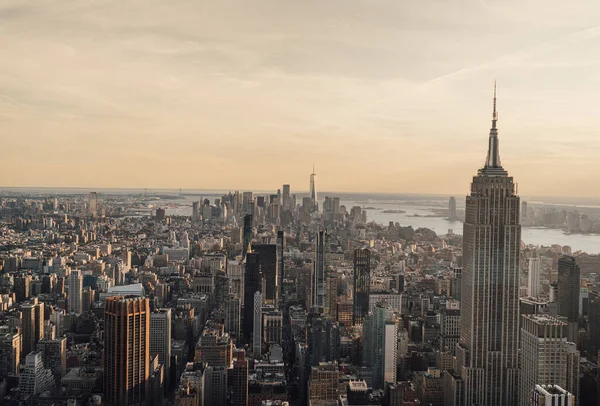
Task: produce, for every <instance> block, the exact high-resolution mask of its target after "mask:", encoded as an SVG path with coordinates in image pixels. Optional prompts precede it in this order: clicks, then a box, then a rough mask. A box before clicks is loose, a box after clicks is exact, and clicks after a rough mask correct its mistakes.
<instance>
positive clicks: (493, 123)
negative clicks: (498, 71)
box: [492, 80, 498, 128]
mask: <svg viewBox="0 0 600 406" xmlns="http://www.w3.org/2000/svg"><path fill="white" fill-rule="evenodd" d="M497 121H498V111H497V110H496V81H495V80H494V112H493V113H492V128H496V122H497Z"/></svg>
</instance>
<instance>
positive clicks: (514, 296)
mask: <svg viewBox="0 0 600 406" xmlns="http://www.w3.org/2000/svg"><path fill="white" fill-rule="evenodd" d="M497 119H498V116H497V113H496V95H495V89H494V112H493V116H492V128H491V130H490V135H489V146H488V154H487V159H486V161H485V165H484V166H483V168H481V169H480V170H479V171H478V173H477V175H476V176H474V177H473V182H472V184H471V194H470V195H469V196H467V199H466V215H465V216H466V217H465V223H464V230H463V236H464V237H463V241H464V242H463V246H464V251H463V270H462V280H463V283H462V288H461V328H460V346H459V348H457V354H456V356H457V361H458V365H460V366H461V368H459V369H460V370H461V373H462V379H463V380H464V385H465V404H468V405H473V404H477V405H480V406H496V405H507V406H510V405H515V404H516V402H517V392H518V372H519V370H518V346H519V342H518V336H519V331H518V328H519V320H518V316H519V265H520V249H521V225H520V223H519V209H520V203H519V197H518V196H517V194H516V190H515V184H514V182H513V178H512V177H510V176H508V172H507V171H506V170H504V168H503V167H502V165H501V163H500V154H499V141H498V130H497V128H496V124H497ZM482 258H485V260H482Z"/></svg>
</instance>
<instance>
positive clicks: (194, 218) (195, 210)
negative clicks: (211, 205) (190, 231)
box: [192, 201, 200, 222]
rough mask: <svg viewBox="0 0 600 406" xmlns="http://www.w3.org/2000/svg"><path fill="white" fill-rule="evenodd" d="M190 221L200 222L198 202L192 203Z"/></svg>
mask: <svg viewBox="0 0 600 406" xmlns="http://www.w3.org/2000/svg"><path fill="white" fill-rule="evenodd" d="M192 221H193V222H198V221H200V202H198V201H196V202H193V203H192Z"/></svg>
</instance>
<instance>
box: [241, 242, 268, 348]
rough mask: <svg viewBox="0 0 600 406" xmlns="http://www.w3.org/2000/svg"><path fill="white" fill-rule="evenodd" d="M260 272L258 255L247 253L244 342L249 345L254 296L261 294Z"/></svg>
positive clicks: (252, 324)
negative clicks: (257, 293)
mask: <svg viewBox="0 0 600 406" xmlns="http://www.w3.org/2000/svg"><path fill="white" fill-rule="evenodd" d="M262 279H263V276H262V272H261V269H260V255H259V254H257V253H256V252H249V253H248V255H247V256H246V272H245V274H244V310H243V315H244V320H243V334H244V342H245V343H249V342H250V340H251V338H252V329H253V328H254V294H255V293H256V292H262Z"/></svg>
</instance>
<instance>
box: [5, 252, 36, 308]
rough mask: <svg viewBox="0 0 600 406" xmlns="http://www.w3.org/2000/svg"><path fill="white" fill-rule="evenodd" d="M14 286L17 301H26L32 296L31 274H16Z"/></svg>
mask: <svg viewBox="0 0 600 406" xmlns="http://www.w3.org/2000/svg"><path fill="white" fill-rule="evenodd" d="M9 259H10V258H9ZM14 286H15V296H16V300H17V303H19V302H24V301H26V300H27V299H29V298H30V297H31V275H22V276H15V278H14Z"/></svg>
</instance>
